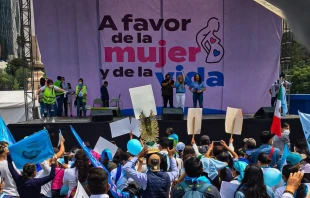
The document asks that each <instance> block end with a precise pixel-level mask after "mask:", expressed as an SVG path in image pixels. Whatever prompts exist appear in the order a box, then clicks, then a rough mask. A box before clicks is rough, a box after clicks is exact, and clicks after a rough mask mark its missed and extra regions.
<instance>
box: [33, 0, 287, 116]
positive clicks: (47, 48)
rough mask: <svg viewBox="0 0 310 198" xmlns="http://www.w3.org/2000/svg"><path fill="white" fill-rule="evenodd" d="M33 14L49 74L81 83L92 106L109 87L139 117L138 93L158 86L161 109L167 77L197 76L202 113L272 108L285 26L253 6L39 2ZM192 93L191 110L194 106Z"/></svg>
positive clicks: (181, 1) (153, 0) (184, 0)
mask: <svg viewBox="0 0 310 198" xmlns="http://www.w3.org/2000/svg"><path fill="white" fill-rule="evenodd" d="M189 5H190V6H189ZM34 11H35V13H34V16H35V29H36V34H37V36H38V40H39V45H40V50H41V54H42V59H43V63H44V65H45V68H46V71H47V76H49V77H51V78H53V79H56V77H57V76H58V75H64V76H65V77H66V80H67V81H68V82H71V84H72V85H73V86H76V85H77V82H78V79H79V78H80V77H82V78H83V79H84V82H85V84H86V85H87V89H88V97H87V104H88V105H90V106H92V102H93V100H94V99H95V98H100V87H101V85H102V84H103V82H104V81H108V82H109V86H108V88H107V89H108V91H109V95H110V99H112V98H118V97H119V96H121V97H120V100H122V104H123V106H122V107H123V115H128V114H130V115H133V109H132V104H131V101H130V94H129V91H128V90H129V89H130V88H132V87H139V86H144V85H149V84H151V85H152V88H153V92H154V97H155V101H156V106H157V108H158V107H162V106H163V100H162V96H161V84H162V81H163V80H164V78H165V75H166V74H170V76H171V77H172V78H173V80H177V78H178V76H179V75H181V74H182V73H183V72H184V73H185V74H186V75H187V77H188V79H189V83H188V84H191V82H192V81H193V78H194V76H195V75H196V74H197V73H198V74H199V75H200V76H201V79H202V82H203V83H204V84H205V85H206V91H205V92H203V97H204V99H203V114H217V113H224V112H225V111H226V108H227V106H234V107H237V108H240V109H243V113H245V114H247V113H255V112H256V111H257V109H259V108H260V107H261V106H268V105H269V104H270V94H269V92H268V90H269V88H270V86H271V84H273V83H274V81H275V80H276V79H278V74H279V60H280V46H281V45H280V43H281V24H282V22H281V19H280V17H278V16H276V15H275V14H273V13H272V12H270V11H269V10H267V9H265V8H263V7H262V6H260V5H258V4H257V3H255V2H254V1H248V0H234V1H224V0H218V1H214V0H169V1H163V0H161V1H158V0H148V1H143V0H128V1H123V0H113V1H110V0H100V1H99V0H94V1H87V0H80V1H74V0H66V1H65V0H55V1H40V0H34ZM185 89H186V100H185V106H186V107H193V99H192V97H193V94H192V93H191V91H190V90H188V86H186V88H185ZM174 92H176V90H174ZM174 95H175V94H174ZM175 102H176V98H175V96H174V105H176V103H175ZM158 113H159V114H160V113H161V110H160V109H159V112H158Z"/></svg>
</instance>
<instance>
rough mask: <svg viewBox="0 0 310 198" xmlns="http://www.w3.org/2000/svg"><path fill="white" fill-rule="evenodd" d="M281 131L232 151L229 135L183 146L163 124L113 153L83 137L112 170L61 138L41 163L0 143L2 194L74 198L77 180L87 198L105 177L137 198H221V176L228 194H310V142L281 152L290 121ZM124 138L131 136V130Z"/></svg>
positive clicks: (102, 191)
mask: <svg viewBox="0 0 310 198" xmlns="http://www.w3.org/2000/svg"><path fill="white" fill-rule="evenodd" d="M282 131H283V135H282V136H281V137H273V135H272V134H271V133H270V132H269V131H264V132H262V134H261V139H260V140H261V143H262V145H260V146H258V145H256V141H255V140H254V139H253V138H246V139H244V146H243V147H242V148H239V149H235V148H234V145H233V139H230V140H229V144H228V145H227V144H226V142H225V141H224V140H221V141H220V142H219V143H218V144H216V143H217V141H215V142H212V141H211V140H210V138H209V136H207V135H202V136H201V137H200V143H199V146H198V145H197V144H196V142H195V140H194V138H193V139H192V141H191V145H185V144H184V143H182V142H179V138H178V135H177V134H176V133H175V132H174V130H173V129H172V128H168V129H167V130H166V133H167V136H166V137H160V138H159V141H158V142H157V145H156V146H153V147H147V146H145V147H143V149H142V151H141V152H140V153H139V154H137V155H133V154H132V153H130V151H129V150H128V151H123V150H122V149H120V148H119V149H118V150H117V152H116V153H115V155H114V156H112V152H111V151H110V150H109V149H104V150H103V151H102V152H101V153H100V154H98V153H96V152H95V151H93V150H92V148H91V145H90V143H89V142H84V144H85V146H87V147H88V148H89V149H90V152H91V153H92V155H93V156H94V157H95V158H96V159H98V160H99V161H100V162H101V163H102V165H103V166H104V167H105V168H106V169H107V170H108V171H109V173H107V172H105V171H104V169H102V168H95V167H92V165H91V163H90V161H89V159H88V158H87V156H86V154H85V153H84V151H83V150H82V149H79V148H72V149H71V150H70V152H65V141H64V138H62V139H61V141H60V145H59V147H58V148H54V153H55V155H54V157H52V158H51V159H48V160H46V161H44V162H42V163H40V164H31V163H27V164H25V165H24V166H23V169H22V170H18V169H17V168H16V167H15V166H14V162H13V161H12V158H11V157H10V153H9V149H8V143H6V142H4V141H2V142H0V172H1V177H0V192H1V196H0V197H5V198H16V197H20V198H30V197H32V198H47V197H48V198H65V197H66V198H70V197H74V196H75V193H76V192H77V185H78V182H79V183H80V184H82V186H83V187H84V189H85V191H86V192H87V194H89V195H90V197H91V198H105V197H112V195H111V193H110V192H109V188H110V185H109V183H108V175H110V177H111V179H112V181H113V182H114V184H115V185H116V187H117V188H118V189H119V190H121V191H122V192H127V193H128V195H129V197H137V198H138V197H149V198H152V197H154V198H155V197H156V198H165V197H171V198H181V197H185V198H186V197H209V198H219V197H221V195H220V191H221V188H222V184H223V182H229V183H232V184H235V185H238V188H237V189H236V190H235V192H234V195H232V197H235V198H242V197H249V198H269V197H270V198H273V197H277V198H284V197H285V198H286V197H287V198H288V197H291V198H293V197H297V198H304V197H307V194H308V186H307V185H306V183H308V175H307V173H309V172H310V164H309V162H310V153H309V149H308V147H307V142H306V140H305V139H299V140H298V141H297V142H296V143H295V144H294V147H293V148H292V149H293V150H294V152H289V153H287V154H284V153H285V152H286V151H285V146H283V145H288V144H287V143H289V142H290V140H289V135H290V127H289V125H288V124H287V123H284V124H283V125H282ZM129 139H133V135H132V133H131V134H130V137H129ZM141 143H142V144H143V141H142V140H141ZM284 155H285V156H286V158H285V160H284V161H285V163H283V164H282V163H281V162H284V161H283V159H282V158H283V156H284ZM275 169H277V170H280V171H281V173H282V179H281V181H280V180H279V182H277V183H275V184H274V185H272V186H268V184H269V183H270V181H269V182H267V181H266V173H267V172H268V171H269V172H270V170H275ZM278 172H279V171H278ZM280 175H281V174H280ZM264 178H265V179H264ZM266 182H267V183H266ZM271 183H274V182H272V181H271Z"/></svg>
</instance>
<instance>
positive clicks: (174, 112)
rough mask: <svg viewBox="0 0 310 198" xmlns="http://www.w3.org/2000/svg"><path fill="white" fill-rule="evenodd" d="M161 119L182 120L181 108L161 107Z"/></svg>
mask: <svg viewBox="0 0 310 198" xmlns="http://www.w3.org/2000/svg"><path fill="white" fill-rule="evenodd" d="M161 119H162V120H184V113H183V109H182V108H163V114H162V115H161Z"/></svg>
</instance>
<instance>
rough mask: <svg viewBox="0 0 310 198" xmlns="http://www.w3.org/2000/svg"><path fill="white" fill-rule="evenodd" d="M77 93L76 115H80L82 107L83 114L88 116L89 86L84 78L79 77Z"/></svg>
mask: <svg viewBox="0 0 310 198" xmlns="http://www.w3.org/2000/svg"><path fill="white" fill-rule="evenodd" d="M75 94H76V106H77V108H76V110H77V113H76V115H77V116H78V115H79V113H80V108H81V107H82V108H83V115H84V116H86V109H85V104H86V97H87V88H86V85H84V83H83V78H80V79H79V84H78V85H77V86H76V88H75Z"/></svg>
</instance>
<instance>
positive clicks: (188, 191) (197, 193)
mask: <svg viewBox="0 0 310 198" xmlns="http://www.w3.org/2000/svg"><path fill="white" fill-rule="evenodd" d="M180 185H181V187H182V188H183V190H184V192H185V194H184V195H183V198H192V197H195V198H205V192H206V191H207V188H209V187H210V186H211V184H208V183H204V184H202V185H201V186H200V187H199V188H196V185H197V184H195V186H194V187H193V188H190V187H189V186H188V185H187V184H186V182H185V181H183V182H181V183H180Z"/></svg>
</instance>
